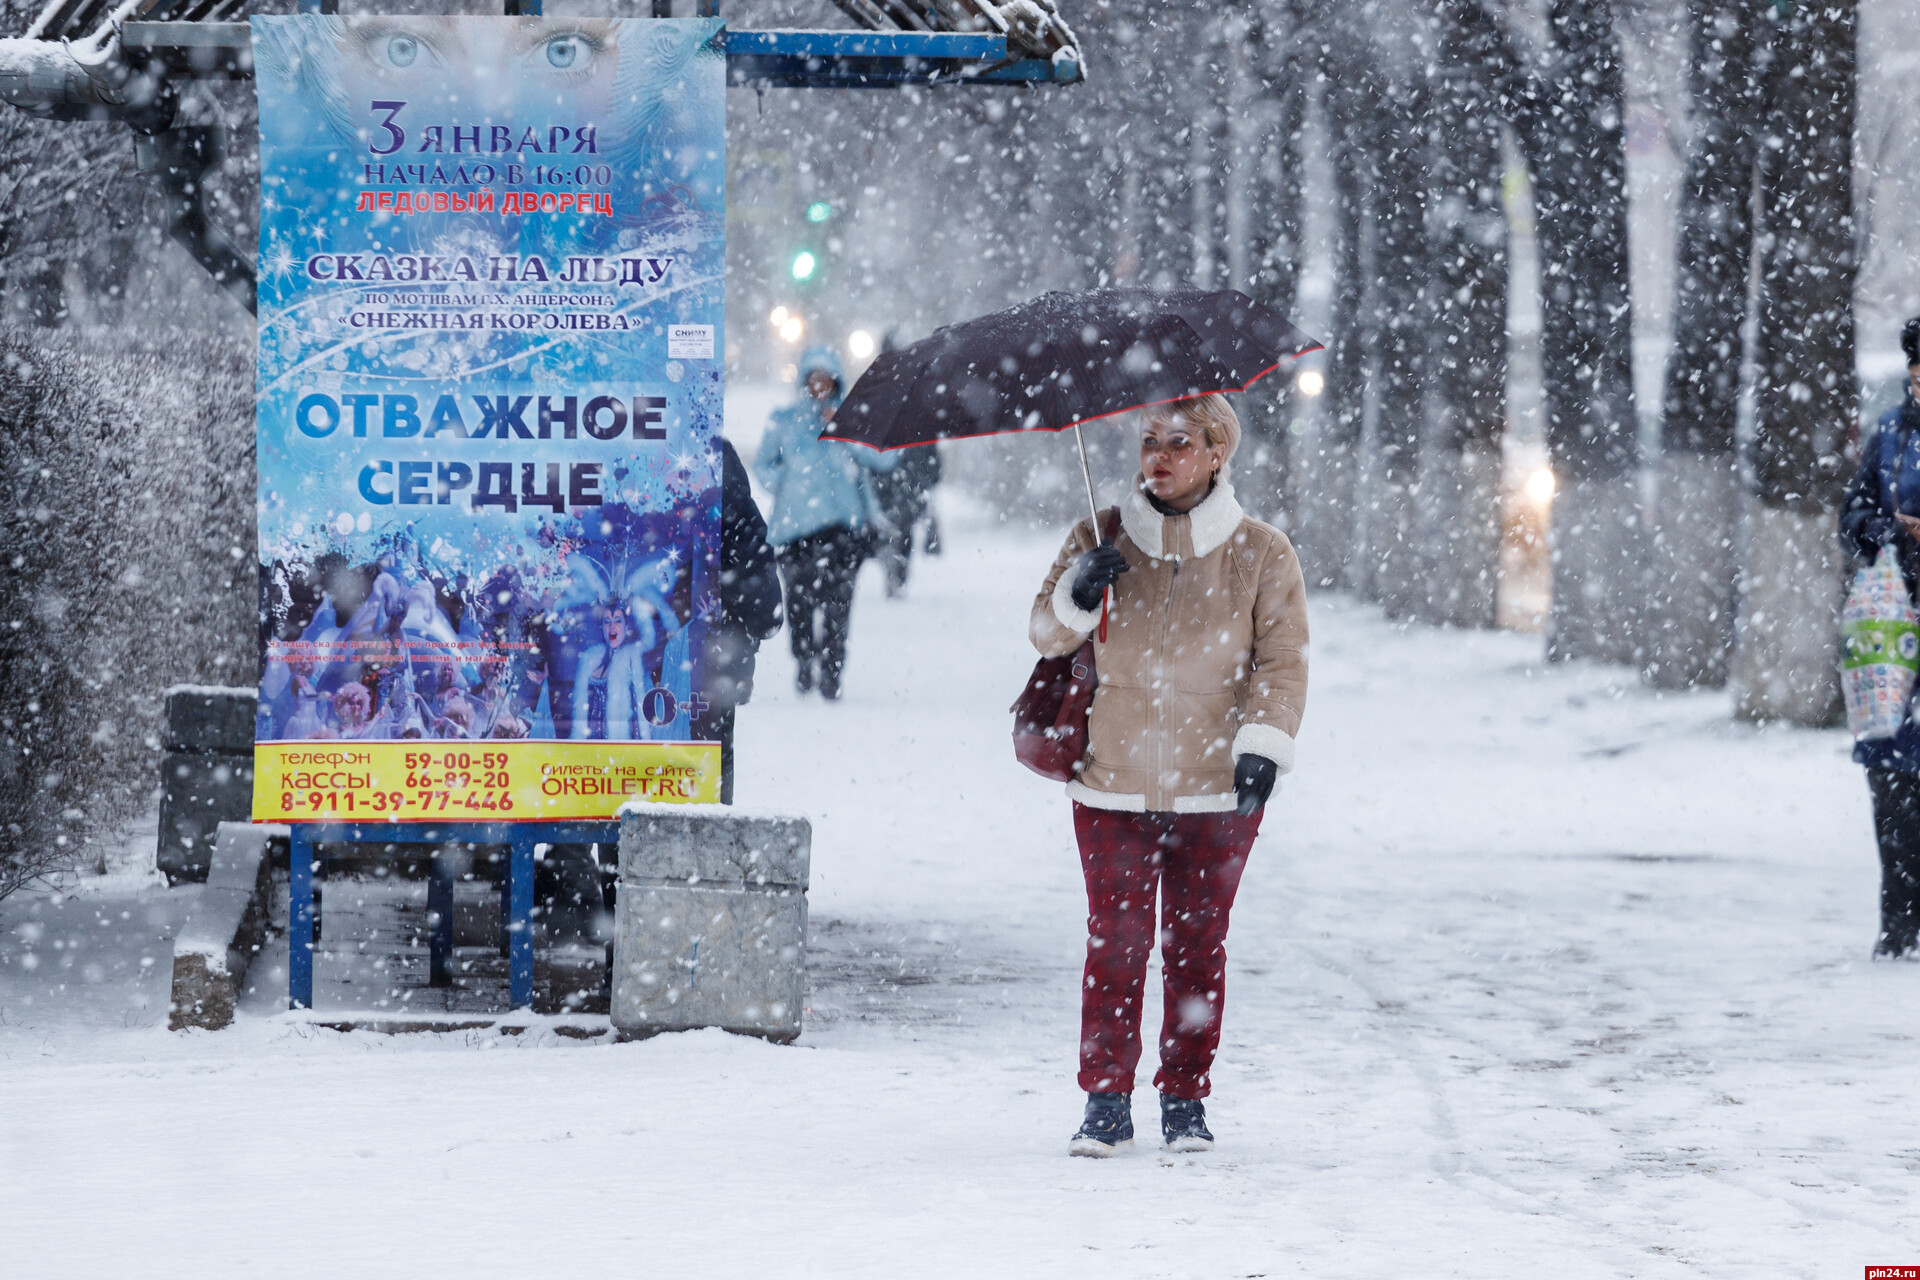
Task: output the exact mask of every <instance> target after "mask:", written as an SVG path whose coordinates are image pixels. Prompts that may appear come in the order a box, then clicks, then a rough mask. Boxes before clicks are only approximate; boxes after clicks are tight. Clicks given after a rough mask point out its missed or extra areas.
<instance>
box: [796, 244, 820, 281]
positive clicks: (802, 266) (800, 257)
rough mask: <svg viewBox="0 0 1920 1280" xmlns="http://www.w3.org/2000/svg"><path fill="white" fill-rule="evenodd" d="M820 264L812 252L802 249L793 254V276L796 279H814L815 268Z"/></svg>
mask: <svg viewBox="0 0 1920 1280" xmlns="http://www.w3.org/2000/svg"><path fill="white" fill-rule="evenodd" d="M819 265H820V263H819V261H818V259H816V258H815V257H814V256H813V254H812V252H811V251H809V250H806V249H802V250H801V251H800V252H798V253H796V254H794V255H793V278H794V279H795V280H811V279H813V272H814V268H815V267H818V266H819Z"/></svg>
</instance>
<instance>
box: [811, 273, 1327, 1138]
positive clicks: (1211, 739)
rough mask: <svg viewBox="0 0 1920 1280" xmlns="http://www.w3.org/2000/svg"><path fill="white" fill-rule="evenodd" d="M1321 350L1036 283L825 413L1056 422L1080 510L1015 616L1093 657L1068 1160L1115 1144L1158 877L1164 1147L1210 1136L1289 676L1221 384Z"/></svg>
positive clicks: (1231, 301)
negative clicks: (1240, 899)
mask: <svg viewBox="0 0 1920 1280" xmlns="http://www.w3.org/2000/svg"><path fill="white" fill-rule="evenodd" d="M1319 345H1320V344H1319V343H1317V342H1315V341H1314V340H1313V339H1311V338H1309V337H1307V336H1306V335H1305V334H1303V333H1301V332H1300V331H1299V330H1298V329H1296V328H1294V326H1293V325H1292V324H1290V323H1288V321H1287V320H1286V319H1285V317H1283V316H1281V315H1279V314H1277V313H1275V312H1273V311H1271V310H1269V309H1268V308H1266V307H1264V306H1262V305H1260V304H1259V303H1258V302H1256V301H1254V300H1253V299H1252V298H1250V297H1248V296H1247V295H1246V294H1244V293H1239V292H1236V291H1234V290H1231V289H1225V290H1215V291H1211V292H1209V291H1206V290H1201V289H1195V288H1193V287H1191V286H1180V287H1176V288H1171V289H1138V288H1130V289H1096V290H1092V291H1090V292H1087V293H1079V294H1067V293H1047V294H1042V295H1041V296H1039V297H1037V298H1032V299H1029V300H1028V301H1026V302H1023V303H1020V304H1019V305H1017V306H1013V307H1009V308H1007V309H1006V310H1004V311H997V312H994V313H993V314H991V315H986V316H980V317H977V318H975V319H973V320H969V321H965V322H963V323H961V324H956V325H949V326H947V327H946V328H943V329H938V330H936V331H935V332H934V333H933V334H932V335H931V336H930V337H927V338H925V339H923V340H921V341H920V342H917V343H915V344H913V345H912V346H911V347H907V348H905V349H904V350H901V351H895V352H888V353H886V354H883V355H881V356H880V358H879V359H877V360H876V361H874V364H873V367H872V368H870V369H868V370H867V372H866V374H865V375H864V376H863V377H862V378H861V379H860V382H859V383H858V385H856V386H855V387H854V389H853V392H852V394H851V395H849V396H848V397H847V400H846V403H845V404H844V405H843V406H842V407H841V410H840V412H839V413H838V414H837V415H836V416H835V420H834V424H833V438H835V439H840V440H847V441H851V442H856V443H859V444H865V445H869V446H871V447H872V448H874V449H876V450H884V449H900V448H907V447H912V446H915V445H922V444H926V443H929V442H931V441H935V440H962V439H968V438H973V437H980V436H989V435H998V434H1002V433H1005V432H1009V431H1019V432H1030V431H1064V430H1068V429H1071V430H1072V431H1073V433H1074V442H1075V444H1076V445H1077V446H1078V451H1079V454H1080V472H1081V478H1082V479H1083V480H1085V481H1086V485H1087V505H1088V508H1089V511H1090V513H1091V514H1090V516H1089V518H1088V519H1086V520H1083V521H1081V522H1080V524H1079V525H1077V526H1076V527H1075V528H1074V531H1073V533H1072V535H1071V536H1069V537H1068V539H1067V545H1066V546H1065V547H1063V548H1062V549H1061V551H1060V554H1059V556H1058V557H1056V558H1055V560H1054V564H1053V568H1052V570H1051V571H1050V572H1049V573H1048V574H1047V578H1046V581H1045V582H1044V583H1043V584H1042V586H1041V588H1040V594H1039V595H1038V596H1037V597H1036V598H1035V599H1034V602H1033V615H1032V620H1031V624H1030V632H1031V635H1032V639H1033V643H1034V647H1035V648H1037V649H1039V650H1040V652H1041V653H1042V654H1043V655H1045V657H1046V658H1049V659H1066V660H1067V661H1068V662H1069V663H1070V662H1072V661H1073V659H1072V658H1071V657H1070V655H1076V654H1077V653H1078V652H1079V650H1080V648H1081V646H1083V645H1084V644H1086V643H1087V641H1088V639H1089V638H1090V637H1091V638H1092V640H1093V646H1094V666H1095V668H1096V669H1097V671H1098V673H1099V674H1098V680H1097V682H1096V687H1095V690H1094V695H1093V702H1092V707H1091V710H1090V712H1089V713H1088V715H1087V720H1086V730H1087V742H1088V744H1089V747H1088V750H1087V752H1086V755H1085V756H1084V758H1083V759H1082V760H1081V761H1080V762H1079V763H1078V765H1077V766H1076V772H1075V776H1074V779H1073V781H1071V782H1069V783H1068V784H1067V792H1068V794H1069V796H1071V797H1072V800H1073V825H1074V834H1075V835H1076V836H1077V837H1078V838H1079V843H1080V863H1081V868H1082V870H1083V871H1084V872H1085V873H1086V878H1087V903H1088V914H1087V933H1088V937H1087V968H1086V980H1085V982H1084V984H1083V985H1082V988H1081V1011H1080V1087H1081V1088H1082V1089H1085V1090H1086V1091H1087V1111H1086V1119H1085V1122H1084V1123H1083V1124H1081V1126H1080V1131H1079V1132H1078V1133H1076V1134H1075V1135H1074V1137H1073V1143H1072V1146H1071V1150H1072V1151H1073V1153H1074V1154H1075V1155H1087V1156H1104V1155H1112V1154H1113V1152H1114V1151H1115V1149H1116V1148H1117V1147H1119V1146H1120V1145H1122V1144H1123V1143H1130V1142H1131V1141H1132V1140H1133V1116H1132V1111H1131V1107H1130V1099H1131V1095H1132V1091H1133V1083H1134V1080H1133V1070H1134V1067H1135V1065H1136V1064H1137V1063H1138V1062H1139V1060H1140V996H1141V993H1142V990H1143V989H1144V987H1145V985H1146V972H1147V956H1148V953H1149V952H1150V951H1151V950H1152V949H1153V931H1154V930H1153V924H1154V897H1155V894H1156V893H1158V894H1159V895H1160V896H1161V897H1162V899H1163V902H1164V906H1163V908H1162V911H1161V919H1162V921H1163V922H1164V929H1163V934H1162V937H1163V941H1162V944H1161V957H1160V958H1161V968H1162V970H1163V971H1164V976H1165V992H1166V1017H1165V1021H1164V1022H1163V1024H1162V1029H1161V1036H1160V1070H1159V1073H1158V1074H1157V1075H1156V1076H1155V1077H1154V1083H1155V1085H1156V1086H1157V1087H1158V1088H1159V1090H1160V1125H1161V1132H1162V1134H1163V1135H1164V1136H1165V1138H1166V1141H1167V1145H1168V1146H1169V1147H1171V1148H1173V1149H1174V1150H1176V1151H1204V1150H1207V1149H1208V1148H1209V1147H1211V1146H1212V1145H1213V1135H1212V1134H1211V1133H1209V1132H1208V1131H1207V1123H1206V1111H1205V1108H1204V1106H1203V1105H1202V1103H1201V1099H1203V1098H1205V1097H1206V1096H1207V1094H1208V1092H1209V1090H1210V1088H1211V1081H1210V1080H1209V1078H1208V1073H1209V1072H1210V1071H1211V1069H1212V1067H1213V1055H1214V1051H1215V1049H1217V1048H1218V1047H1219V1043H1220V1010H1221V1004H1222V1000H1223V997H1224V994H1225V982H1224V974H1225V968H1226V951H1225V949H1224V944H1225V940H1226V935H1227V916H1228V913H1229V911H1230V910H1231V909H1232V907H1233V896H1234V892H1235V890H1237V889H1238V888H1239V885H1240V872H1241V870H1242V868H1244V867H1245V866H1246V861H1247V854H1248V851H1249V850H1250V849H1251V848H1252V847H1253V838H1254V835H1255V834H1256V833H1257V832H1258V831H1259V829H1260V815H1261V812H1262V809H1263V807H1264V806H1265V804H1266V801H1267V797H1268V796H1269V795H1271V794H1272V792H1273V787H1274V781H1275V779H1276V778H1278V777H1279V775H1280V774H1282V773H1285V772H1287V770H1288V769H1289V768H1291V767H1292V765H1293V735H1294V734H1295V733H1296V732H1297V731H1298V730H1299V728H1300V712H1301V709H1302V706H1303V705H1304V703H1305V701H1306V695H1307V655H1306V645H1307V614H1306V600H1305V586H1304V584H1303V582H1302V580H1301V574H1300V566H1299V564H1298V562H1297V561H1296V560H1295V559H1294V554H1293V547H1292V545H1291V544H1290V543H1289V542H1288V541H1287V539H1286V535H1284V534H1282V533H1281V532H1280V531H1279V530H1278V529H1275V528H1274V527H1273V526H1271V525H1267V524H1262V523H1261V522H1260V521H1258V520H1254V519H1251V518H1249V517H1248V516H1247V514H1246V512H1244V511H1242V510H1241V509H1240V504H1239V503H1237V502H1235V501H1234V499H1233V486H1232V485H1230V484H1228V483H1227V468H1228V465H1229V464H1230V462H1231V460H1232V458H1233V453H1234V450H1235V449H1236V448H1237V447H1238V446H1239V443H1240V420H1239V418H1238V417H1236V416H1235V415H1234V412H1233V408H1232V406H1230V405H1229V404H1228V403H1227V401H1226V398H1225V396H1224V395H1223V394H1221V393H1223V392H1227V391H1244V390H1245V389H1246V388H1248V387H1250V386H1252V385H1253V384H1254V383H1255V382H1257V381H1258V380H1259V379H1261V378H1263V377H1265V376H1266V375H1267V374H1269V373H1272V372H1273V371H1274V370H1276V369H1278V368H1280V367H1281V366H1282V365H1283V364H1285V363H1286V362H1287V361H1288V360H1291V359H1292V358H1294V357H1295V356H1299V355H1302V354H1304V353H1306V352H1308V351H1312V350H1315V349H1316V348H1317V347H1318V346H1319ZM1134 410H1144V416H1143V418H1142V419H1141V421H1142V423H1143V428H1142V431H1141V435H1140V474H1139V475H1137V476H1135V477H1134V481H1133V485H1132V491H1131V492H1130V493H1128V495H1127V498H1126V501H1125V502H1123V503H1121V505H1120V506H1119V508H1117V509H1109V510H1108V511H1107V512H1105V513H1102V512H1101V511H1100V510H1099V504H1098V503H1097V502H1096V501H1095V500H1094V490H1093V473H1092V470H1091V469H1090V468H1089V467H1088V466H1087V454H1086V443H1085V441H1084V440H1083V439H1082V438H1081V437H1082V434H1083V433H1082V430H1081V428H1082V426H1083V424H1086V423H1091V422H1098V421H1101V420H1105V421H1108V422H1118V421H1121V420H1122V419H1121V418H1120V417H1118V416H1117V415H1124V414H1127V413H1129V412H1131V411H1134ZM1042 665H1043V666H1051V665H1052V664H1046V663H1043V664H1042ZM1062 665H1065V664H1062ZM1067 669H1069V670H1071V669H1072V668H1071V667H1068V668H1067ZM1035 677H1036V678H1041V679H1043V684H1044V680H1045V679H1050V678H1051V677H1044V678H1043V677H1042V668H1041V667H1036V668H1035ZM1041 687H1043V685H1036V684H1030V685H1029V688H1028V691H1027V693H1026V694H1023V695H1022V698H1023V701H1024V700H1025V699H1026V697H1027V696H1028V694H1032V693H1034V692H1035V690H1036V689H1039V688H1041ZM1057 691H1058V689H1057V688H1056V692H1057ZM1019 705H1020V704H1016V709H1018V707H1019ZM1076 705H1077V704H1076ZM1065 707H1066V703H1065V702H1059V703H1056V705H1055V706H1054V711H1055V713H1056V714H1059V715H1064V714H1066V711H1065ZM1076 714H1077V711H1076ZM1015 732H1016V740H1017V739H1018V738H1019V736H1020V735H1021V734H1022V733H1023V732H1024V728H1023V727H1022V726H1021V725H1020V724H1019V723H1018V722H1016V730H1015ZM1049 736H1050V735H1049ZM1055 741H1058V739H1055ZM1019 750H1020V748H1018V747H1016V753H1018V751H1019ZM1051 770H1052V765H1051V763H1049V765H1048V766H1047V767H1046V768H1042V769H1041V770H1040V771H1041V772H1045V773H1048V775H1049V776H1057V775H1055V774H1053V773H1052V771H1051Z"/></svg>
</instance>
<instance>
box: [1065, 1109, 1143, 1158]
mask: <svg viewBox="0 0 1920 1280" xmlns="http://www.w3.org/2000/svg"><path fill="white" fill-rule="evenodd" d="M1132 1145H1133V1095H1132V1094H1129V1093H1090V1094H1088V1095H1087V1117H1086V1119H1084V1120H1082V1121H1081V1122H1080V1132H1078V1133H1076V1134H1074V1135H1073V1141H1072V1142H1071V1143H1069V1144H1067V1154H1068V1155H1075V1156H1111V1155H1117V1154H1119V1151H1120V1148H1121V1147H1130V1146H1132Z"/></svg>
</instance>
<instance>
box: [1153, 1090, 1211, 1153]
mask: <svg viewBox="0 0 1920 1280" xmlns="http://www.w3.org/2000/svg"><path fill="white" fill-rule="evenodd" d="M1160 1133H1161V1136H1163V1137H1164V1138H1166V1140H1167V1150H1169V1151H1211V1150H1213V1134H1212V1133H1211V1132H1209V1131H1208V1129H1207V1109H1206V1107H1205V1106H1203V1105H1201V1102H1200V1099H1198V1098H1176V1097H1174V1096H1173V1095H1172V1094H1170V1093H1163V1094H1161V1095H1160Z"/></svg>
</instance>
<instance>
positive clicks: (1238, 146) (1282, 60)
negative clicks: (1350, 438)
mask: <svg viewBox="0 0 1920 1280" xmlns="http://www.w3.org/2000/svg"><path fill="white" fill-rule="evenodd" d="M1289 18H1290V15H1289V14H1288V13H1287V12H1286V11H1285V10H1284V9H1283V8H1281V7H1278V6H1275V7H1273V8H1270V9H1268V10H1266V11H1265V12H1264V16H1263V17H1259V18H1256V19H1254V20H1252V21H1249V22H1248V23H1247V24H1246V26H1245V39H1244V41H1239V42H1236V47H1237V49H1238V50H1239V52H1240V54H1241V56H1240V57H1238V58H1237V59H1236V61H1235V64H1234V65H1235V74H1234V79H1233V83H1234V85H1235V93H1234V96H1233V98H1232V100H1231V101H1230V103H1229V106H1228V112H1227V114H1228V116H1229V128H1230V129H1231V130H1232V131H1233V137H1234V148H1233V155H1234V169H1233V172H1234V178H1233V182H1232V186H1231V188H1230V190H1231V195H1230V198H1229V200H1228V202H1227V209H1226V223H1227V231H1228V254H1227V262H1228V267H1229V271H1230V275H1229V276H1228V278H1227V279H1226V281H1225V282H1224V283H1225V284H1226V285H1227V287H1229V288H1234V289H1240V290H1243V291H1244V292H1246V293H1247V294H1248V295H1249V296H1251V297H1253V298H1255V299H1258V300H1259V301H1260V302H1262V303H1264V304H1266V305H1267V306H1268V307H1271V308H1272V309H1273V310H1274V311H1276V312H1278V313H1279V314H1281V315H1284V316H1291V315H1292V314H1293V311H1294V297H1295V291H1296V288H1297V281H1298V279H1299V271H1300V267H1299V253H1300V210H1301V182H1300V161H1299V130H1300V126H1301V115H1302V106H1303V103H1302V98H1303V94H1302V91H1301V87H1300V81H1301V77H1300V76H1299V74H1298V72H1297V68H1296V66H1295V64H1294V63H1293V62H1292V61H1291V60H1289V59H1287V58H1286V57H1285V56H1284V54H1283V52H1282V51H1283V50H1284V49H1285V47H1286V44H1287V41H1286V36H1287V35H1288V34H1289V32H1288V26H1287V24H1288V22H1289ZM1295 413H1296V405H1295V403H1294V370H1293V369H1292V368H1291V367H1287V368H1282V369H1280V370H1277V371H1276V372H1274V373H1273V374H1271V375H1269V376H1267V377H1266V378H1263V379H1261V380H1260V381H1259V382H1257V383H1255V384H1254V386H1253V387H1252V389H1251V390H1250V391H1248V393H1247V394H1246V395H1244V396H1242V397H1241V414H1242V417H1243V419H1244V422H1245V425H1246V432H1247V438H1246V441H1245V443H1243V444H1242V445H1241V448H1240V457H1239V458H1238V459H1236V460H1235V463H1234V473H1235V476H1236V481H1235V488H1236V489H1237V490H1238V491H1239V494H1240V500H1241V501H1242V502H1243V503H1245V504H1246V506H1247V509H1248V510H1249V511H1252V512H1253V513H1254V514H1255V515H1257V516H1259V517H1260V518H1261V519H1263V520H1269V521H1272V522H1273V523H1275V524H1277V525H1279V526H1280V527H1282V528H1288V527H1290V526H1294V525H1297V524H1298V523H1299V522H1298V521H1297V520H1296V519H1295V518H1294V510H1293V508H1294V503H1293V501H1292V500H1291V499H1292V497H1293V495H1292V494H1291V492H1290V490H1291V489H1292V487H1293V480H1294V465H1295V449H1294V438H1293V432H1292V427H1293V423H1294V420H1295Z"/></svg>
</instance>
